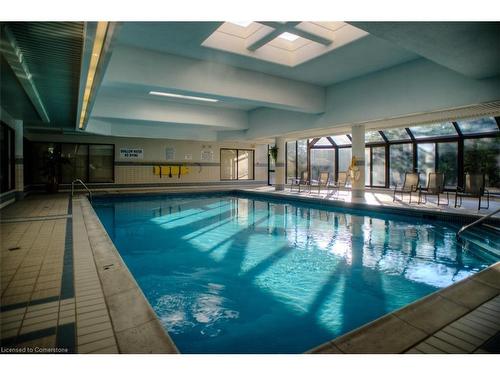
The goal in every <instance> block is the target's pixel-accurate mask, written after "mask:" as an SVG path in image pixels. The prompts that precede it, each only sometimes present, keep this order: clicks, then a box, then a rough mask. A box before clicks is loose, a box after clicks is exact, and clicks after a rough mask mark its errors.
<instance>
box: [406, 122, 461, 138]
mask: <svg viewBox="0 0 500 375" xmlns="http://www.w3.org/2000/svg"><path fill="white" fill-rule="evenodd" d="M410 131H411V132H412V134H413V136H414V137H415V138H417V139H420V138H431V137H453V136H458V134H457V131H456V130H455V127H454V126H453V124H452V123H451V122H443V123H440V124H428V125H418V126H412V127H411V128H410Z"/></svg>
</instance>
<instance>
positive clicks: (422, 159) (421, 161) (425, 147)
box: [417, 143, 436, 186]
mask: <svg viewBox="0 0 500 375" xmlns="http://www.w3.org/2000/svg"><path fill="white" fill-rule="evenodd" d="M435 166H436V144H435V143H419V144H418V145H417V170H418V172H419V173H420V185H421V186H427V175H428V174H429V173H430V172H434V168H435Z"/></svg>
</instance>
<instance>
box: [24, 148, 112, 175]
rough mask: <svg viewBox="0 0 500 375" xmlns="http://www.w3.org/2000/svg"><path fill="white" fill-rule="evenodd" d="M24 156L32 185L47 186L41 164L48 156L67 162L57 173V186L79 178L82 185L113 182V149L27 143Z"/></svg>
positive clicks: (62, 164)
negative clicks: (54, 156) (51, 154)
mask: <svg viewBox="0 0 500 375" xmlns="http://www.w3.org/2000/svg"><path fill="white" fill-rule="evenodd" d="M26 146H27V148H26V149H25V154H26V155H27V157H28V159H29V161H27V163H29V164H30V170H31V171H32V182H33V183H35V184H44V183H46V182H47V176H46V168H45V165H44V160H46V157H47V155H48V153H49V152H60V153H61V156H62V157H63V158H64V160H66V161H67V162H64V163H61V165H60V167H59V168H58V170H57V171H56V174H57V179H58V181H59V182H60V183H64V184H69V183H71V182H72V181H73V180H75V179H77V178H79V179H81V180H82V181H84V182H90V183H94V182H95V183H99V182H114V161H115V155H114V145H97V144H81V143H54V142H29V143H27V145H26Z"/></svg>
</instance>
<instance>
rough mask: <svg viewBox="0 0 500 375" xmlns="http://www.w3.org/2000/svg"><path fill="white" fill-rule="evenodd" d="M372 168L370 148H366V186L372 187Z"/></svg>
mask: <svg viewBox="0 0 500 375" xmlns="http://www.w3.org/2000/svg"><path fill="white" fill-rule="evenodd" d="M371 167H372V161H371V157H370V147H365V186H371V184H372V174H371V173H370V170H371Z"/></svg>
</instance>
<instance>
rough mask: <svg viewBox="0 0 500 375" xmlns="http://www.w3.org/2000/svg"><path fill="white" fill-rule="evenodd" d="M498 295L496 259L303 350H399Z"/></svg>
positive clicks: (499, 278) (499, 279) (499, 280)
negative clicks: (364, 322)
mask: <svg viewBox="0 0 500 375" xmlns="http://www.w3.org/2000/svg"><path fill="white" fill-rule="evenodd" d="M498 295H500V262H497V263H495V264H493V265H491V266H489V267H488V268H486V269H484V270H482V271H480V272H478V273H476V274H474V275H471V276H469V277H467V278H465V279H463V280H460V281H458V282H456V283H454V284H452V285H450V286H448V287H446V288H443V289H440V290H437V291H436V292H434V293H431V294H429V295H427V296H425V297H422V298H421V299H418V300H417V301H414V302H412V303H410V304H409V305H406V306H403V307H402V308H400V309H397V310H395V311H392V312H390V313H387V314H385V315H383V316H381V317H380V318H377V319H375V320H373V321H371V322H368V323H366V324H364V325H362V326H361V327H358V328H356V329H354V330H352V331H350V332H347V333H345V334H344V335H341V336H339V337H336V338H334V339H332V340H330V341H327V342H325V343H323V344H321V345H318V346H316V347H314V348H312V349H310V350H308V351H307V352H306V353H307V354H399V353H404V352H405V351H407V350H409V349H411V348H413V347H414V346H416V345H418V344H419V343H421V342H423V341H425V340H426V339H427V338H429V337H431V336H432V335H433V334H434V333H436V332H438V331H439V330H441V329H442V328H444V327H446V326H447V325H448V324H450V323H453V322H454V321H456V320H458V319H460V318H461V317H463V316H465V315H467V314H469V313H470V312H472V311H474V310H475V309H476V308H477V307H479V306H481V305H482V304H484V303H485V302H488V301H490V300H492V299H493V298H495V297H497V296H498Z"/></svg>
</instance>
